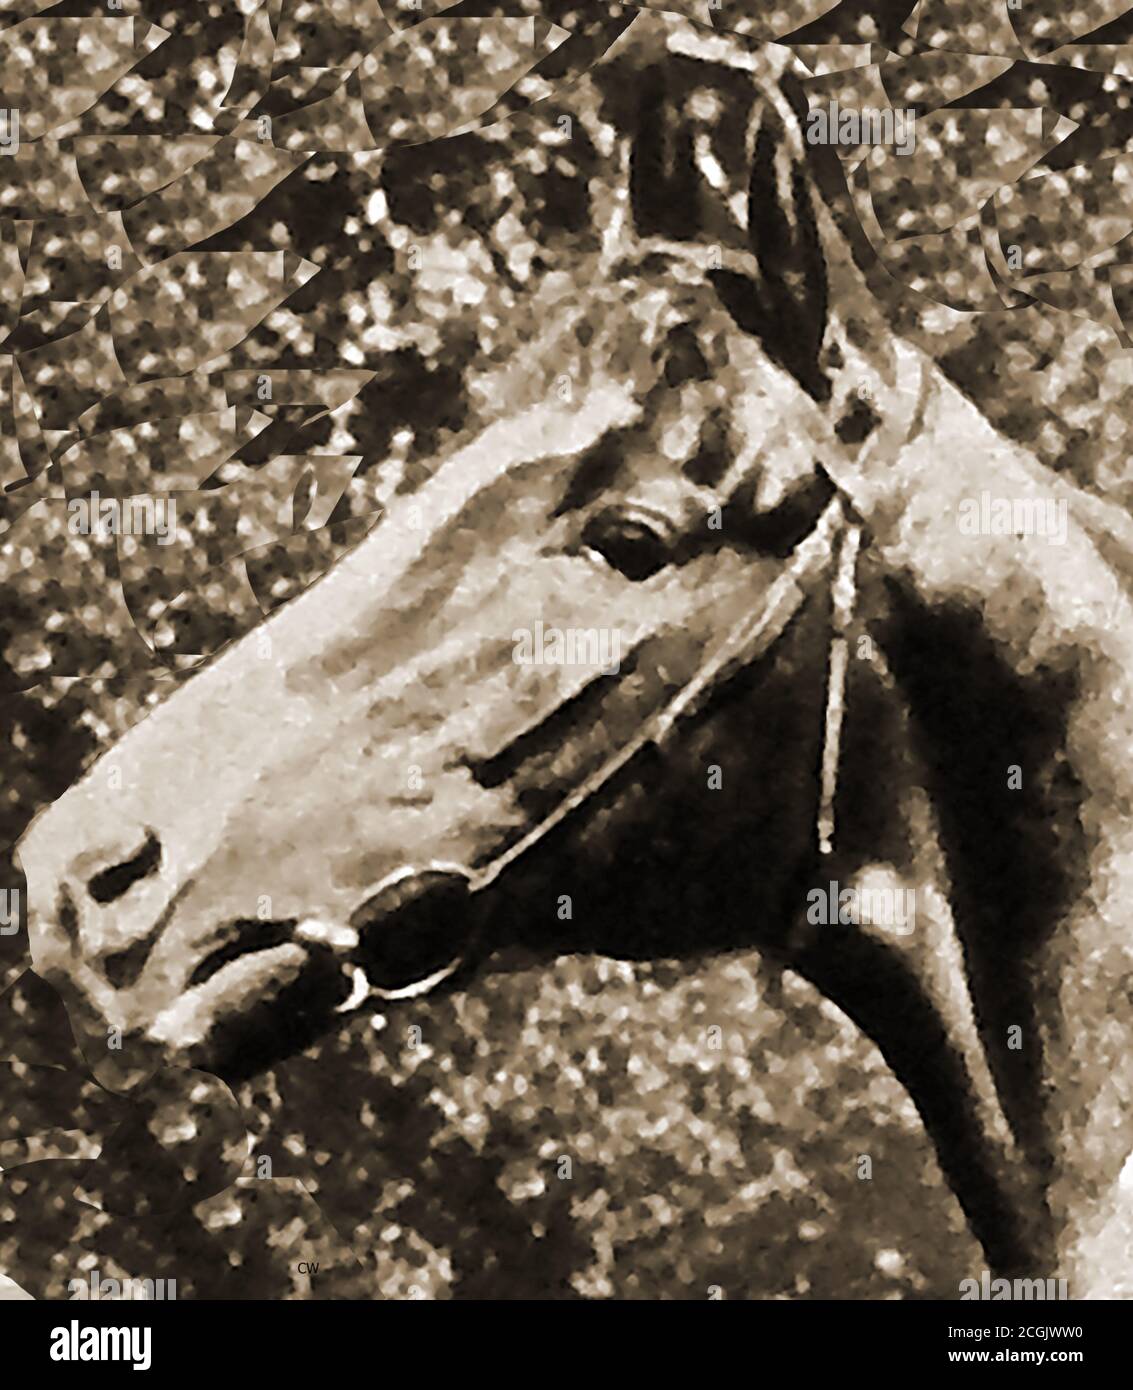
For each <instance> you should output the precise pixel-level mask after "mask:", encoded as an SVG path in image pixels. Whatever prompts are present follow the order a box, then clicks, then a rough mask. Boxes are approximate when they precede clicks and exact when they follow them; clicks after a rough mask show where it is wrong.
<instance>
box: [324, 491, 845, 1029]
mask: <svg viewBox="0 0 1133 1390" xmlns="http://www.w3.org/2000/svg"><path fill="white" fill-rule="evenodd" d="M860 544H861V526H860V524H859V523H858V522H857V521H856V520H854V519H853V517H852V512H851V509H850V507H849V505H848V503H847V502H846V500H845V499H844V498H843V497H842V496H841V495H839V494H837V493H836V494H835V496H834V497H833V498H831V499H830V501H829V502H828V503H827V504H826V506H825V508H824V509H823V511H822V512H821V513H820V515H819V517H818V520H817V522H816V523H815V525H814V527H813V528H812V530H811V531H810V533H809V534H808V535H807V536H806V537H804V539H803V540H802V541H801V542H800V544H799V545H798V546H797V547H796V549H795V551H794V553H793V554H792V555H791V557H790V559H789V560H788V562H787V564H786V566H785V568H784V569H783V571H782V572H781V573H780V574H779V575H778V577H777V578H776V579H775V580H774V581H773V583H772V584H771V586H770V588H769V589H768V590H767V592H766V593H765V595H764V596H763V597H762V599H761V601H760V602H759V603H758V604H757V605H756V607H755V608H754V609H753V611H752V612H750V613H749V614H747V615H745V616H744V617H743V618H741V619H740V620H739V621H738V622H737V623H735V624H734V625H733V626H732V627H731V628H730V629H729V630H728V631H727V632H726V633H724V634H723V636H722V637H721V638H720V639H719V640H718V641H717V642H715V643H714V644H713V646H712V647H711V649H710V650H709V651H708V652H707V653H706V654H705V655H704V657H703V659H702V660H701V662H700V665H699V666H698V668H697V669H696V671H695V672H694V673H693V674H692V676H691V677H690V678H689V679H688V680H687V681H686V682H685V684H684V685H683V686H682V687H681V688H680V689H679V690H678V691H677V692H676V694H674V695H673V696H672V697H671V698H670V699H669V700H668V701H667V703H665V704H664V705H662V706H661V707H660V708H659V709H657V710H655V711H653V712H652V713H651V714H650V715H649V716H648V717H647V718H645V719H644V720H643V721H642V723H641V725H640V727H639V728H638V729H637V731H636V732H635V733H634V735H633V736H632V737H631V738H630V739H628V740H627V741H626V742H625V743H624V744H623V745H622V746H621V747H620V748H619V749H617V750H616V751H615V752H614V753H612V754H611V755H610V756H609V757H608V758H606V759H605V761H603V762H602V763H601V764H600V765H599V766H598V767H597V768H596V769H594V770H593V771H592V772H591V773H590V774H589V776H587V777H585V778H584V779H583V780H582V781H581V782H580V783H579V785H578V786H577V787H575V788H574V790H573V791H571V792H570V793H569V794H568V795H566V796H565V797H564V798H563V799H562V800H561V801H560V802H559V804H558V805H557V806H556V807H555V808H554V809H553V810H552V811H551V812H550V813H549V814H548V815H546V816H544V817H543V818H542V819H541V820H539V821H538V822H537V823H536V824H535V825H533V826H532V827H531V828H530V829H528V830H527V831H526V832H525V833H524V834H523V836H522V837H521V838H520V839H519V840H517V841H515V842H514V843H512V844H511V845H509V846H508V847H507V848H506V849H504V850H502V851H500V852H498V853H496V854H493V855H492V856H491V857H490V858H488V859H487V860H486V861H485V862H483V863H479V864H454V863H448V862H443V861H429V862H426V863H424V864H416V865H414V864H405V865H402V866H400V867H399V868H398V869H396V870H395V871H394V872H393V873H391V874H389V875H388V876H387V877H385V878H384V879H382V880H381V882H380V883H378V884H377V885H376V886H375V888H374V890H373V891H372V893H371V894H370V895H369V896H368V898H367V901H366V903H365V905H364V908H363V909H362V913H363V915H364V916H365V917H366V918H368V920H369V921H370V922H371V923H375V922H376V923H377V925H374V926H371V927H370V928H369V930H377V931H380V930H382V926H381V922H382V919H384V918H386V917H387V916H390V915H392V913H393V912H395V911H396V910H397V908H398V907H400V906H401V905H403V904H404V903H405V901H406V900H407V898H409V899H410V900H412V898H413V896H414V894H415V893H416V892H418V891H425V892H437V891H441V892H443V893H445V894H446V895H448V896H449V897H451V900H452V909H453V911H457V912H459V911H461V910H462V907H463V908H465V909H470V907H471V901H470V900H471V899H474V898H475V897H476V896H477V895H479V894H481V893H483V892H485V891H486V890H487V889H489V888H490V887H492V885H493V884H495V883H496V882H497V880H499V879H500V878H501V877H502V876H503V875H504V874H505V873H506V872H507V871H508V869H510V868H511V867H512V866H513V865H514V864H515V863H516V862H517V861H518V860H520V859H522V858H523V857H524V856H526V855H528V854H529V853H530V852H531V851H532V850H533V849H534V848H535V847H536V846H537V845H539V844H540V843H541V842H542V841H543V840H544V839H545V838H546V837H547V836H548V835H549V834H550V833H551V832H552V831H553V830H555V829H556V828H557V827H558V826H559V825H561V824H562V823H563V822H564V821H566V820H568V818H570V817H572V816H574V815H576V814H577V813H579V812H580V811H581V810H582V809H583V808H584V807H586V806H587V804H588V803H590V802H591V801H592V800H593V798H594V797H595V796H596V795H597V794H598V793H599V792H600V791H601V790H602V789H603V788H604V787H606V786H607V784H608V783H609V782H610V781H611V780H612V779H613V778H614V777H615V776H616V775H617V774H618V773H619V772H620V771H621V770H622V769H623V768H624V767H626V766H627V764H629V763H630V762H631V761H632V760H633V759H634V758H636V757H637V756H638V755H639V754H640V753H641V752H642V751H643V750H645V749H646V748H648V747H650V746H652V747H655V748H658V749H664V748H665V747H666V746H667V745H669V744H671V742H672V740H673V739H674V738H675V737H676V736H677V732H678V730H679V728H680V726H681V724H682V722H683V721H685V720H687V719H688V718H690V717H691V716H693V715H695V714H696V713H697V712H699V711H700V710H702V709H703V708H704V706H705V705H706V704H707V703H708V701H709V700H710V699H711V697H712V695H713V692H714V691H716V690H717V689H718V688H719V686H720V685H721V683H722V682H724V681H725V680H727V679H728V678H729V677H731V676H733V675H735V674H737V673H738V672H740V671H742V670H744V669H745V668H747V667H749V666H751V665H752V664H753V663H754V662H756V661H758V660H759V659H760V658H761V657H763V656H764V655H765V654H766V653H767V652H768V651H769V650H770V649H771V647H772V646H773V645H774V644H775V642H776V641H777V640H778V638H779V637H780V636H781V635H782V634H783V632H784V631H785V629H786V628H787V626H788V624H789V623H790V622H791V620H792V619H793V618H794V617H795V615H796V614H797V613H798V612H799V610H800V609H801V607H802V606H803V604H804V603H805V602H806V600H807V598H808V597H809V596H810V595H811V594H812V593H814V592H815V590H816V589H817V588H818V587H819V586H820V585H821V584H822V583H823V581H824V580H826V581H828V582H829V581H832V591H833V614H832V636H831V643H830V654H829V666H828V681H827V693H826V715H825V727H824V735H823V752H822V763H821V767H822V771H821V796H820V801H819V814H818V821H817V825H816V838H817V841H818V846H819V849H820V851H821V852H822V853H827V854H828V853H830V852H831V849H832V845H833V836H834V800H835V793H836V788H837V778H838V763H839V747H840V741H841V725H842V715H843V706H844V694H845V685H846V664H847V644H846V636H845V632H846V629H847V627H848V625H849V622H850V620H851V618H852V615H853V609H854V595H855V591H856V581H855V575H856V568H857V559H858V553H859V549H860ZM392 929H394V930H396V927H394V928H392ZM296 934H297V936H298V937H299V938H300V939H301V940H308V941H311V942H316V943H321V944H323V945H329V946H330V947H331V948H332V949H333V950H335V951H336V952H338V953H340V954H342V956H343V957H344V968H345V969H346V971H347V973H348V974H349V976H350V982H351V989H350V993H349V996H348V998H347V999H346V1000H345V1001H344V1002H343V1003H341V1004H340V1005H339V1006H338V1007H337V1009H336V1010H335V1012H336V1013H338V1014H349V1013H353V1012H355V1011H356V1010H358V1009H361V1008H363V1007H364V1006H365V1005H366V1004H367V1003H368V1002H369V1001H371V1000H378V1001H386V1000H398V999H414V998H419V997H421V996H423V995H426V994H429V993H430V992H431V991H432V990H434V989H436V988H437V987H438V986H439V985H441V984H442V983H443V982H444V981H446V980H448V979H450V978H451V977H452V976H453V975H455V974H456V973H457V971H458V970H460V969H461V967H462V966H463V965H464V964H465V962H466V960H467V957H468V953H469V951H470V949H471V948H472V946H473V944H474V941H475V933H473V934H472V935H471V936H466V937H465V938H464V939H463V940H462V942H461V945H460V948H459V949H458V950H457V951H456V952H455V953H454V954H453V956H452V958H451V959H450V960H448V961H446V962H444V963H443V964H441V965H440V966H437V967H435V968H433V969H431V970H429V972H428V973H427V974H425V975H423V976H422V977H421V978H420V979H417V980H414V981H412V982H410V983H407V984H398V985H397V986H394V987H389V986H385V985H382V984H379V983H376V982H375V981H374V980H373V979H371V978H370V976H369V975H368V974H367V971H366V969H365V967H364V966H363V965H361V964H358V963H357V962H356V960H355V955H356V953H358V952H362V953H363V954H364V953H365V946H366V942H365V940H364V939H363V936H364V932H363V930H361V929H358V928H355V927H346V928H343V927H329V926H327V925H325V924H323V923H320V922H315V921H306V922H303V923H300V925H299V927H298V928H297V933H296Z"/></svg>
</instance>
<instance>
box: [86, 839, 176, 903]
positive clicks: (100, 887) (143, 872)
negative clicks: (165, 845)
mask: <svg viewBox="0 0 1133 1390" xmlns="http://www.w3.org/2000/svg"><path fill="white" fill-rule="evenodd" d="M160 864H161V841H160V840H159V839H158V838H157V836H156V835H155V834H154V833H153V831H152V830H150V831H147V832H146V838H145V842H144V843H143V845H142V847H141V849H139V850H138V852H137V853H136V854H134V855H131V857H130V858H129V859H124V860H123V861H122V862H121V863H120V864H112V865H111V867H110V868H109V869H102V870H100V871H99V872H98V873H97V874H95V875H94V877H93V878H91V879H89V880H88V881H87V892H88V893H89V894H90V896H91V897H92V898H93V899H94V901H95V902H96V903H98V904H99V905H100V906H105V905H106V904H107V903H112V902H116V901H117V899H119V898H121V897H122V896H123V895H124V894H126V893H127V892H129V890H130V889H131V888H132V887H133V886H134V884H135V883H137V882H138V881H139V880H140V879H143V878H148V877H149V875H150V874H152V873H153V872H154V870H155V869H157V868H158V867H159V865H160Z"/></svg>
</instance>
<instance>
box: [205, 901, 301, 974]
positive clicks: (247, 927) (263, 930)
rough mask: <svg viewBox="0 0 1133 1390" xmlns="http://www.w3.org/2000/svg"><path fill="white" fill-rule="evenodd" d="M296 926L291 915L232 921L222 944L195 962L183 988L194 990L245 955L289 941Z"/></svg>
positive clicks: (295, 921) (284, 944) (292, 941)
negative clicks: (269, 919)
mask: <svg viewBox="0 0 1133 1390" xmlns="http://www.w3.org/2000/svg"><path fill="white" fill-rule="evenodd" d="M298 925H299V923H298V919H296V918H293V917H292V918H286V919H283V920H280V921H268V922H260V921H257V920H256V919H254V918H248V917H244V918H240V919H238V920H237V921H235V922H232V923H231V924H230V925H229V926H228V927H227V928H226V929H225V931H224V937H225V940H224V942H223V944H222V945H220V946H218V947H217V948H216V949H215V950H214V951H211V952H210V953H209V954H208V955H207V956H205V958H204V960H202V961H200V962H199V964H198V965H197V966H196V967H195V968H194V970H193V972H192V974H191V975H190V976H189V979H188V981H187V983H186V988H187V989H195V988H196V987H197V986H198V985H203V984H205V983H207V981H209V980H211V979H212V978H213V976H214V975H217V974H219V972H220V971H221V970H223V969H225V967H226V966H228V965H231V964H233V963H234V962H236V961H238V960H241V959H242V958H243V957H245V956H249V955H254V954H258V953H259V952H261V951H269V950H274V949H275V948H276V947H279V946H288V945H291V944H293V943H294V942H295V929H296V927H297V926H298Z"/></svg>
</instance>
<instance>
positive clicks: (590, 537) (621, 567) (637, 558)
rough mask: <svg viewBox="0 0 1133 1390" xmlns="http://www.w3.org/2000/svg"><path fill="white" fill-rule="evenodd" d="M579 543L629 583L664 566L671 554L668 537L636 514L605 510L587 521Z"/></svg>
mask: <svg viewBox="0 0 1133 1390" xmlns="http://www.w3.org/2000/svg"><path fill="white" fill-rule="evenodd" d="M582 544H583V545H584V546H586V547H587V548H588V549H589V550H592V551H594V552H595V554H597V555H601V557H602V559H603V560H605V562H606V563H607V564H608V565H609V566H610V568H611V569H615V570H617V572H618V573H619V574H622V575H625V577H626V578H627V579H629V580H632V582H633V583H635V584H637V583H640V582H641V581H642V580H643V579H650V578H651V577H652V576H653V575H655V574H656V573H657V571H658V570H661V569H664V567H665V566H666V565H667V564H668V563H669V561H670V559H671V558H672V555H671V553H670V547H669V541H668V538H667V537H666V536H664V535H662V533H661V532H660V531H659V530H658V529H657V527H656V526H654V525H653V524H652V523H651V522H649V521H647V520H645V519H644V518H642V517H641V516H638V515H627V514H626V513H624V512H619V511H606V512H603V513H602V514H601V515H600V516H597V517H594V518H593V520H591V521H590V522H588V524H587V526H586V529H585V530H584V531H583V533H582Z"/></svg>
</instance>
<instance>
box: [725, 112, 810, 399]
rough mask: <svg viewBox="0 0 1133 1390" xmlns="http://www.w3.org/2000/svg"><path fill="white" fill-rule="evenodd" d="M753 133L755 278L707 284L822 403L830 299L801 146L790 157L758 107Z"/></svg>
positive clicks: (730, 276)
mask: <svg viewBox="0 0 1133 1390" xmlns="http://www.w3.org/2000/svg"><path fill="white" fill-rule="evenodd" d="M753 125H754V138H753V140H752V141H751V149H752V163H751V177H750V181H749V184H748V198H747V208H748V239H749V241H750V244H751V249H752V252H753V253H754V256H755V260H756V263H757V265H758V267H759V278H758V281H752V280H751V279H749V278H748V277H747V276H744V275H740V274H737V273H736V272H734V271H726V270H721V271H714V272H712V280H713V282H714V284H715V285H716V289H717V291H718V292H719V294H720V296H721V298H722V299H723V301H724V303H725V305H726V306H727V308H728V310H729V312H730V313H731V315H732V317H733V318H734V319H735V320H736V322H737V323H738V324H739V325H740V327H741V328H745V329H747V330H748V331H749V332H753V333H756V334H758V335H759V337H760V339H761V340H762V342H763V346H764V348H765V349H766V351H767V352H768V354H769V355H770V356H771V357H773V358H775V359H777V360H778V362H779V363H780V365H781V366H783V367H786V368H787V370H788V371H789V372H790V373H791V374H792V375H793V376H794V377H795V378H796V380H797V381H798V382H799V384H800V385H801V386H802V387H803V388H804V390H806V391H807V392H808V393H809V394H810V395H811V396H813V397H814V399H815V400H819V401H825V400H827V399H828V398H829V395H830V385H829V382H828V381H827V379H826V375H825V373H824V372H823V371H822V368H821V353H822V344H823V340H824V339H825V337H826V321H827V310H828V297H829V291H828V285H827V276H826V259H825V256H824V255H823V250H822V241H821V238H820V236H819V231H818V221H817V218H816V216H815V210H814V202H813V200H812V196H811V188H810V184H811V180H810V177H809V174H808V170H807V168H806V164H805V159H804V156H803V153H802V147H801V141H798V142H797V143H798V145H799V148H798V149H797V150H796V149H792V143H794V142H792V140H791V138H790V132H789V131H788V128H787V126H786V125H785V123H784V121H783V118H782V117H781V116H780V114H779V113H778V111H776V110H775V108H774V107H773V106H772V105H771V104H770V103H769V102H766V101H764V102H760V103H759V105H758V106H757V107H756V109H755V112H754V114H753ZM796 134H797V132H796Z"/></svg>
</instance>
